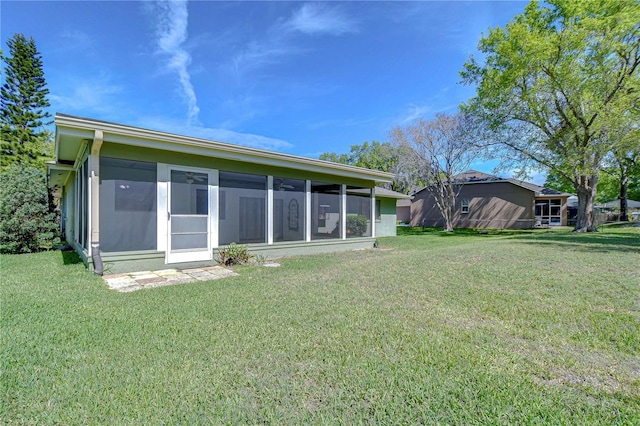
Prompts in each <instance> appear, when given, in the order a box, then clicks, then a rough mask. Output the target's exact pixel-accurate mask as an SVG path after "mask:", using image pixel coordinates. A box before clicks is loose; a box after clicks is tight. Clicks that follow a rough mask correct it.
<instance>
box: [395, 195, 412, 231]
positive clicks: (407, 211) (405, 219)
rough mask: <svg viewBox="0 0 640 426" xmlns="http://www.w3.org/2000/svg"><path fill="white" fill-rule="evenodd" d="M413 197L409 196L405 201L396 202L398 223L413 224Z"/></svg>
mask: <svg viewBox="0 0 640 426" xmlns="http://www.w3.org/2000/svg"><path fill="white" fill-rule="evenodd" d="M412 198H413V196H409V197H407V198H405V199H401V200H398V201H397V202H396V215H397V217H398V222H400V223H403V224H407V223H411V199H412Z"/></svg>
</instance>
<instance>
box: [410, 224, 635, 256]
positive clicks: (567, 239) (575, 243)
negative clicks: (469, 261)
mask: <svg viewBox="0 0 640 426" xmlns="http://www.w3.org/2000/svg"><path fill="white" fill-rule="evenodd" d="M625 228H631V227H630V226H629V225H619V226H607V227H603V228H602V232H597V233H575V232H571V228H569V227H558V228H550V229H482V230H478V229H456V230H454V231H453V232H444V231H443V230H442V228H427V227H424V228H423V227H419V226H417V227H399V228H398V235H399V236H419V235H430V236H435V237H452V236H457V237H469V238H487V237H492V236H493V237H508V238H509V239H513V240H516V241H520V242H524V243H530V244H538V245H554V246H556V247H562V248H565V249H567V250H584V251H592V252H611V251H631V252H640V233H638V232H637V231H636V230H634V229H629V230H628V231H626V232H625ZM607 229H611V230H612V232H607Z"/></svg>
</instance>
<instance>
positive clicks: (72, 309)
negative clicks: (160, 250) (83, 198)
mask: <svg viewBox="0 0 640 426" xmlns="http://www.w3.org/2000/svg"><path fill="white" fill-rule="evenodd" d="M406 233H407V234H408V235H403V236H400V237H396V238H386V239H380V241H379V242H380V247H381V249H379V250H369V251H355V252H349V253H341V254H333V255H322V256H309V257H299V258H290V259H283V260H282V261H281V263H282V267H280V268H263V267H256V266H253V267H241V268H237V271H238V272H239V273H240V276H238V277H233V278H227V279H223V280H218V281H213V282H198V283H194V284H188V285H179V286H174V287H162V288H156V289H151V290H143V291H137V292H133V293H118V292H116V291H113V290H109V289H108V288H107V286H106V285H105V284H104V283H103V282H102V280H101V279H100V278H99V277H96V276H94V275H92V274H91V273H89V272H87V271H86V270H85V268H84V266H83V265H82V264H78V263H77V262H76V259H75V258H74V257H73V256H69V255H67V256H66V257H63V256H62V254H61V253H60V252H49V253H40V254H32V255H20V256H3V257H2V258H1V270H0V272H1V276H0V278H1V287H0V288H1V299H0V300H1V306H0V308H1V333H0V345H1V348H2V349H1V352H0V355H1V359H0V361H1V370H2V371H1V373H2V376H1V383H2V390H1V392H2V396H1V398H2V399H1V403H0V415H1V417H0V419H2V420H3V422H4V423H9V424H14V423H15V424H21V423H25V424H54V423H57V424H110V425H111V424H114V425H117V424H201V423H205V424H211V423H214V424H238V423H242V424H256V423H270V424H309V423H310V424H361V423H367V424H370V423H381V424H390V423H392V424H464V425H467V424H553V425H562V424H606V425H610V424H628V425H632V424H640V357H639V354H640V228H616V229H613V228H611V229H604V231H603V232H600V233H598V234H572V233H569V232H566V231H561V232H549V231H545V230H541V231H536V232H504V233H501V232H491V233H489V234H488V235H478V234H477V233H472V232H459V233H455V234H453V235H446V234H443V233H441V232H436V231H433V230H426V231H425V232H422V230H407V231H406Z"/></svg>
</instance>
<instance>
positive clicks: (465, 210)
mask: <svg viewBox="0 0 640 426" xmlns="http://www.w3.org/2000/svg"><path fill="white" fill-rule="evenodd" d="M461 207H462V208H461V210H460V211H461V212H462V213H469V200H462V204H461Z"/></svg>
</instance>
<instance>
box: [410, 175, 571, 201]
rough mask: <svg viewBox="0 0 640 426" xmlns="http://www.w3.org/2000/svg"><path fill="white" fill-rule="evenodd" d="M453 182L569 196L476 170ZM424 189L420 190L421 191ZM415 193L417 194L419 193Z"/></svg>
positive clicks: (540, 194)
mask: <svg viewBox="0 0 640 426" xmlns="http://www.w3.org/2000/svg"><path fill="white" fill-rule="evenodd" d="M455 182H456V183H457V184H460V185H470V184H477V183H500V182H502V183H504V182H508V183H511V184H513V185H517V186H519V187H521V188H524V189H527V190H529V191H532V192H534V193H535V195H536V196H545V195H555V196H559V197H568V196H570V195H571V194H569V193H567V192H562V191H558V190H555V189H551V188H547V187H544V186H540V185H536V184H535V183H531V182H525V181H523V180H520V179H515V178H501V177H498V176H494V175H490V174H487V173H483V172H479V171H477V170H467V171H466V172H463V173H460V174H459V175H457V176H456V177H455ZM424 189H426V187H425V188H423V189H421V190H420V191H423V190H424ZM420 191H417V192H420Z"/></svg>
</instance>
